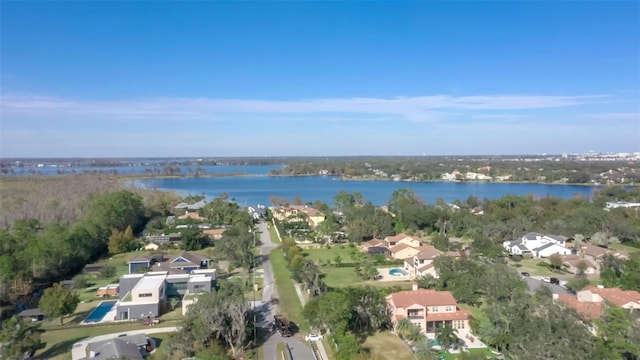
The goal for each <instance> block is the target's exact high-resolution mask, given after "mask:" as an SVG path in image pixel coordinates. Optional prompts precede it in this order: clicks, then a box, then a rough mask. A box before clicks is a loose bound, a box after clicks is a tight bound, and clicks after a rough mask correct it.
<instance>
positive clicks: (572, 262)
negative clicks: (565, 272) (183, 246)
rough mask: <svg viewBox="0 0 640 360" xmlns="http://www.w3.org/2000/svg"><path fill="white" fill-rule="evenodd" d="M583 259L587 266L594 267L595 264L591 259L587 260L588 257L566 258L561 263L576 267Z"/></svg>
mask: <svg viewBox="0 0 640 360" xmlns="http://www.w3.org/2000/svg"><path fill="white" fill-rule="evenodd" d="M583 261H584V262H585V263H586V264H587V266H588V267H591V268H594V269H596V266H595V265H594V264H593V263H592V262H591V261H589V260H588V259H580V258H578V259H568V260H565V261H563V262H562V263H563V264H567V265H569V266H573V267H578V264H579V263H581V262H583Z"/></svg>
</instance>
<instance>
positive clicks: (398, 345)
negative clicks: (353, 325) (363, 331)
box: [363, 331, 413, 360]
mask: <svg viewBox="0 0 640 360" xmlns="http://www.w3.org/2000/svg"><path fill="white" fill-rule="evenodd" d="M363 347H364V348H367V349H369V352H370V356H371V357H370V358H369V359H371V360H387V359H388V360H411V359H413V355H412V354H411V351H409V348H408V347H407V345H406V344H405V343H404V342H403V341H402V340H400V338H399V337H397V336H395V335H393V334H392V333H390V332H388V331H385V332H377V333H375V334H374V335H372V336H369V337H368V338H367V340H366V341H365V342H364V344H363Z"/></svg>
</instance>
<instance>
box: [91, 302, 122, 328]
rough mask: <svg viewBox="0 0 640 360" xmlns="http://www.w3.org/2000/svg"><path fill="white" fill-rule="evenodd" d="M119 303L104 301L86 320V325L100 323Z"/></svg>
mask: <svg viewBox="0 0 640 360" xmlns="http://www.w3.org/2000/svg"><path fill="white" fill-rule="evenodd" d="M116 302H117V301H103V302H101V303H100V304H98V306H96V308H95V309H93V311H92V312H91V313H89V315H88V316H87V317H86V318H85V319H84V322H85V323H92V322H99V321H100V320H102V318H104V316H105V315H107V313H108V312H109V311H110V310H111V309H112V308H113V306H114V305H115V304H116Z"/></svg>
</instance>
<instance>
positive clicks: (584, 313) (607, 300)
mask: <svg viewBox="0 0 640 360" xmlns="http://www.w3.org/2000/svg"><path fill="white" fill-rule="evenodd" d="M553 298H554V300H555V301H558V302H561V303H564V304H565V305H567V306H569V307H572V308H573V309H575V310H576V312H577V313H578V314H579V315H580V316H581V317H582V319H584V320H587V321H593V320H595V319H598V318H600V317H601V316H602V315H603V314H604V311H605V308H606V306H618V307H621V308H623V309H627V310H630V311H633V310H635V311H637V310H639V309H640V292H637V291H625V290H621V289H619V288H604V287H602V286H588V287H586V288H584V289H582V290H580V291H578V292H577V293H576V295H570V294H561V295H555V294H554V296H553ZM592 331H594V329H592Z"/></svg>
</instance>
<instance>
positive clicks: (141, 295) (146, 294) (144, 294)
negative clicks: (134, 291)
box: [138, 293, 153, 297]
mask: <svg viewBox="0 0 640 360" xmlns="http://www.w3.org/2000/svg"><path fill="white" fill-rule="evenodd" d="M152 296H153V294H151V293H142V294H140V295H138V297H152Z"/></svg>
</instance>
